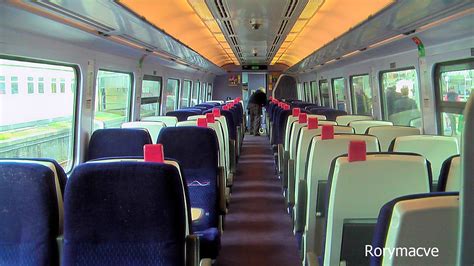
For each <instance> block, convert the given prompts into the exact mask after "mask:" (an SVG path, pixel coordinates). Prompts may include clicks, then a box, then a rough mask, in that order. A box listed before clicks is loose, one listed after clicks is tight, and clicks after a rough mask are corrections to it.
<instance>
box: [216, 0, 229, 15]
mask: <svg viewBox="0 0 474 266" xmlns="http://www.w3.org/2000/svg"><path fill="white" fill-rule="evenodd" d="M214 3H215V4H216V7H217V11H218V12H219V15H220V16H221V18H228V17H229V15H228V14H229V13H228V12H227V10H226V8H225V6H224V3H223V2H222V0H214Z"/></svg>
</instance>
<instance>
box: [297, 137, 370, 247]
mask: <svg viewBox="0 0 474 266" xmlns="http://www.w3.org/2000/svg"><path fill="white" fill-rule="evenodd" d="M353 140H355V141H357V140H359V141H360V140H363V141H365V143H366V150H367V152H378V151H379V144H378V140H377V138H376V137H374V136H366V135H355V134H340V135H334V139H322V138H321V136H316V137H314V138H313V139H312V141H311V145H310V148H309V152H308V160H307V161H308V162H307V169H306V171H307V172H306V187H307V193H306V201H305V202H301V204H302V205H303V206H305V208H306V212H305V213H304V214H303V217H304V219H303V221H304V224H303V225H302V227H305V241H306V243H305V248H306V251H307V252H308V251H311V252H314V251H315V247H316V245H317V244H319V243H316V234H317V231H316V230H317V229H316V228H317V227H316V216H322V214H321V212H322V211H323V210H321V209H323V207H322V206H324V200H323V199H324V197H325V194H324V193H320V192H321V191H324V190H325V189H324V185H325V184H326V183H327V179H328V175H329V173H330V170H331V162H332V161H333V160H334V159H335V158H337V157H338V156H341V155H343V154H346V153H347V147H349V143H350V142H351V141H353ZM314 213H319V214H317V215H308V214H314ZM319 227H320V226H319ZM319 233H321V232H319Z"/></svg>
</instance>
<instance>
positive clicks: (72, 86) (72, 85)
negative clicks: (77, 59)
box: [71, 79, 77, 92]
mask: <svg viewBox="0 0 474 266" xmlns="http://www.w3.org/2000/svg"><path fill="white" fill-rule="evenodd" d="M76 86H77V85H76V80H74V79H71V92H74V90H75V89H76Z"/></svg>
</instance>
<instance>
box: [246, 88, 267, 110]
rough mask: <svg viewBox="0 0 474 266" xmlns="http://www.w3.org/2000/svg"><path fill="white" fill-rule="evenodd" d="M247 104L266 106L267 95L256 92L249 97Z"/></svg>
mask: <svg viewBox="0 0 474 266" xmlns="http://www.w3.org/2000/svg"><path fill="white" fill-rule="evenodd" d="M249 103H253V104H258V105H260V106H263V105H266V104H267V95H266V94H265V92H263V91H260V90H258V91H256V92H255V93H253V94H252V95H250V99H249Z"/></svg>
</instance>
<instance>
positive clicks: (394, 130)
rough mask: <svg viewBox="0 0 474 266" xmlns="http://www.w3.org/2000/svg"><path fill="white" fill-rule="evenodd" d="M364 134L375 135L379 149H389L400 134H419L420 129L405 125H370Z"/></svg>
mask: <svg viewBox="0 0 474 266" xmlns="http://www.w3.org/2000/svg"><path fill="white" fill-rule="evenodd" d="M366 134H369V135H373V136H376V137H377V138H378V139H379V142H380V150H381V151H383V152H385V151H388V150H389V147H390V144H391V143H392V141H393V140H394V139H395V138H397V137H401V136H412V135H420V130H419V129H418V128H414V127H405V126H372V127H369V128H367V130H366Z"/></svg>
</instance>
